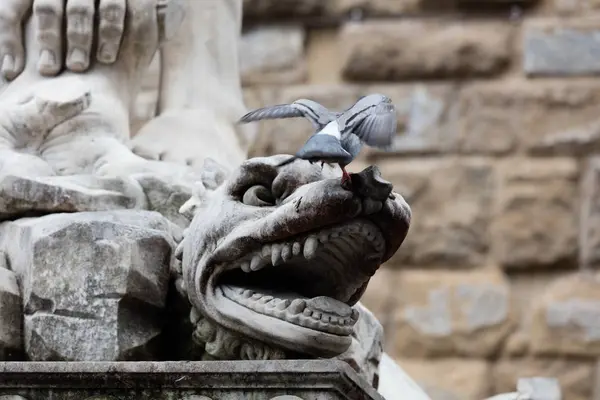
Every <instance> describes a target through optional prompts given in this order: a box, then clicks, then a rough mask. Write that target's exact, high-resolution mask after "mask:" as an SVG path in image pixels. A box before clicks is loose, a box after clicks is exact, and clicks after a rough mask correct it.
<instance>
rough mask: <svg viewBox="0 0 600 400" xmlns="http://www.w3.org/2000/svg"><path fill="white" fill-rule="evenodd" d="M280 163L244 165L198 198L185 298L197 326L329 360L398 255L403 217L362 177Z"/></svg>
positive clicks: (386, 194)
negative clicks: (349, 182)
mask: <svg viewBox="0 0 600 400" xmlns="http://www.w3.org/2000/svg"><path fill="white" fill-rule="evenodd" d="M289 157H290V156H288V155H278V156H272V157H265V158H253V159H250V160H248V161H246V162H244V163H243V164H242V165H241V166H240V167H239V168H238V169H237V171H235V172H234V173H233V174H232V175H231V176H230V177H229V178H228V179H227V180H226V181H225V182H224V183H223V184H221V185H220V186H219V187H217V188H216V189H215V190H214V191H207V192H206V193H205V194H204V196H203V198H202V199H201V200H200V201H198V202H197V204H196V206H195V211H194V212H195V214H194V217H193V220H192V223H191V225H190V226H189V228H188V229H187V231H186V234H185V237H184V239H183V242H182V247H181V249H182V269H183V279H184V283H185V287H186V291H187V294H188V298H189V299H190V302H191V303H192V305H193V307H195V308H196V309H197V310H198V311H199V312H200V313H201V314H202V315H203V316H204V317H205V318H207V319H209V320H211V321H212V322H214V323H216V324H219V325H221V326H223V327H225V328H227V329H229V330H231V331H234V332H237V333H239V334H240V335H242V336H246V337H250V338H254V339H256V340H258V341H261V342H263V343H267V344H269V345H272V346H276V347H277V348H281V349H283V350H285V351H289V352H290V353H292V354H293V353H301V354H309V355H313V356H319V357H332V356H336V355H339V354H340V353H343V352H344V351H345V350H346V349H348V347H349V346H350V343H351V340H352V339H351V335H352V334H353V327H354V325H355V323H356V321H357V319H358V318H359V313H358V312H357V310H356V307H353V306H354V305H355V304H356V303H357V302H358V301H359V299H360V298H361V296H362V294H363V293H364V291H365V289H366V287H367V284H368V282H369V279H370V278H371V276H373V274H374V273H375V272H376V271H377V270H378V268H379V267H380V266H381V264H382V263H383V262H385V261H386V260H388V259H389V258H390V257H391V256H392V255H393V254H394V253H395V252H396V251H397V250H398V248H399V247H400V245H401V244H402V242H403V241H404V238H405V237H406V234H407V232H408V228H409V224H410V218H411V211H410V208H409V206H408V205H407V203H406V202H405V201H404V199H403V198H402V196H400V195H399V194H397V193H394V192H393V191H392V185H391V184H390V183H389V182H386V181H384V180H383V179H381V177H380V176H379V173H378V170H377V168H375V167H369V168H367V169H365V170H364V171H362V172H361V173H359V174H355V176H353V177H352V178H353V182H354V181H355V182H356V183H357V185H356V190H354V191H348V190H345V189H343V188H342V187H341V185H340V179H339V178H340V176H341V170H340V169H339V167H338V166H335V165H334V166H330V165H327V164H325V165H324V166H321V164H320V163H315V164H311V163H310V162H308V161H305V160H302V159H297V160H295V161H294V162H291V163H289V164H286V165H284V166H279V165H280V164H281V162H282V161H284V160H286V159H288V158H289Z"/></svg>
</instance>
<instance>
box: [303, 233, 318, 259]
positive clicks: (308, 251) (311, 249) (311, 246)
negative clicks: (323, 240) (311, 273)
mask: <svg viewBox="0 0 600 400" xmlns="http://www.w3.org/2000/svg"><path fill="white" fill-rule="evenodd" d="M318 245H319V241H318V240H317V238H316V237H315V236H309V237H308V239H306V243H304V258H306V259H307V260H310V259H311V258H313V257H314V256H315V253H316V252H317V246H318Z"/></svg>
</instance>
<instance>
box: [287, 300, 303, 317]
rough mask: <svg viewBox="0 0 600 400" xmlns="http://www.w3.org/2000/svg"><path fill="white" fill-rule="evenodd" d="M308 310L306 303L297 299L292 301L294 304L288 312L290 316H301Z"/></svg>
mask: <svg viewBox="0 0 600 400" xmlns="http://www.w3.org/2000/svg"><path fill="white" fill-rule="evenodd" d="M305 308H306V302H305V301H304V300H301V299H296V300H294V301H292V304H291V305H290V306H289V308H288V311H289V312H290V314H292V315H294V314H300V313H301V312H302V311H304V309H305Z"/></svg>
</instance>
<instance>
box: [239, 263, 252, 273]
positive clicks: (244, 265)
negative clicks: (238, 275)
mask: <svg viewBox="0 0 600 400" xmlns="http://www.w3.org/2000/svg"><path fill="white" fill-rule="evenodd" d="M240 268H241V269H242V271H244V272H251V271H252V270H251V269H250V263H249V262H248V261H244V262H243V263H242V264H241V265H240Z"/></svg>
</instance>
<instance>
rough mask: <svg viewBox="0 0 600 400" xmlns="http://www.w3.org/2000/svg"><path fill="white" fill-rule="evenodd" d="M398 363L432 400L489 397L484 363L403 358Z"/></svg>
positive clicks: (486, 365)
mask: <svg viewBox="0 0 600 400" xmlns="http://www.w3.org/2000/svg"><path fill="white" fill-rule="evenodd" d="M398 363H399V364H400V366H401V367H402V368H404V369H405V370H406V372H407V373H408V374H409V375H410V376H411V378H413V379H414V380H415V381H416V382H417V384H418V385H419V386H421V387H422V388H423V390H424V391H425V392H426V393H427V395H428V396H429V397H430V398H431V399H432V400H458V399H460V400H481V399H483V398H486V397H487V396H489V395H490V394H491V391H490V389H491V382H490V379H489V376H490V373H491V368H490V365H489V364H488V363H487V362H486V361H483V360H468V359H460V358H449V359H437V360H417V359H404V358H402V359H400V360H398ZM513 387H514V383H513Z"/></svg>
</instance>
